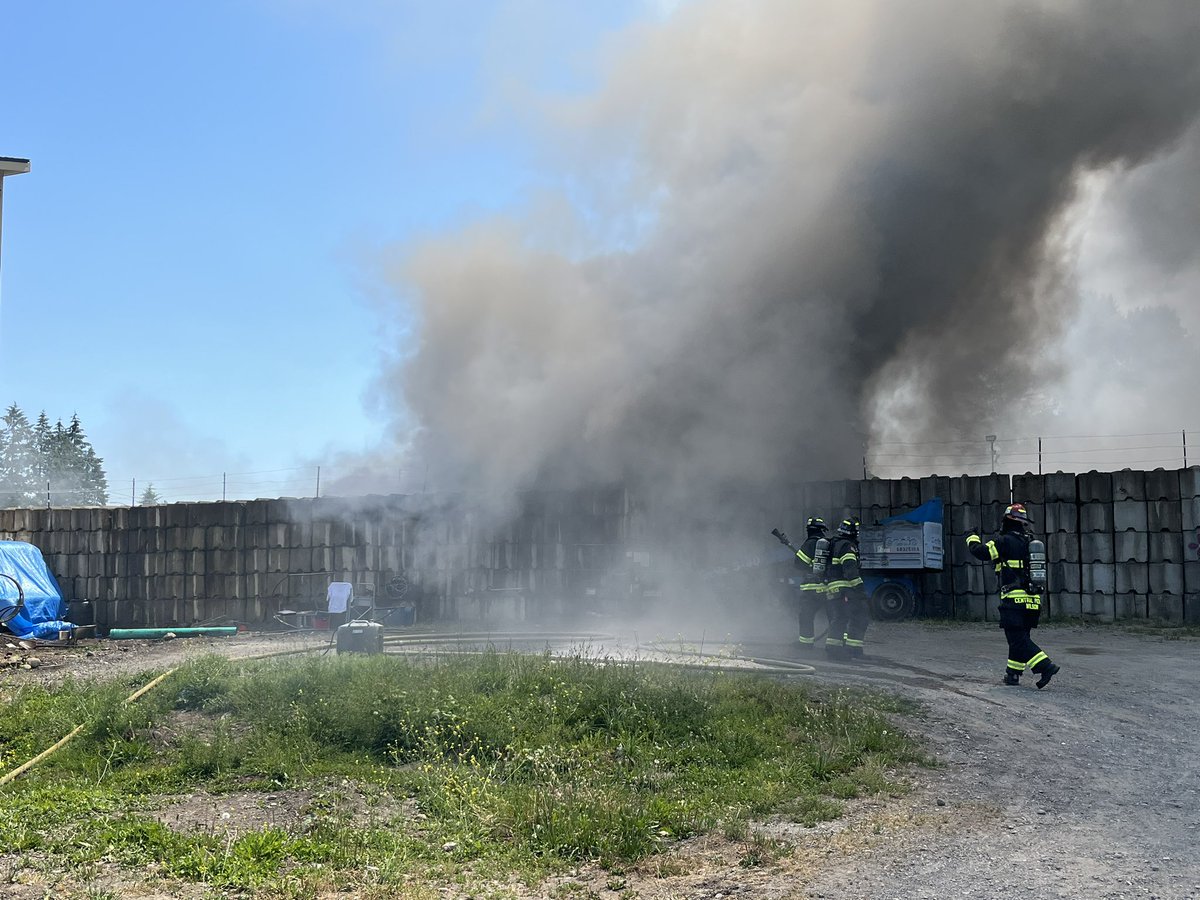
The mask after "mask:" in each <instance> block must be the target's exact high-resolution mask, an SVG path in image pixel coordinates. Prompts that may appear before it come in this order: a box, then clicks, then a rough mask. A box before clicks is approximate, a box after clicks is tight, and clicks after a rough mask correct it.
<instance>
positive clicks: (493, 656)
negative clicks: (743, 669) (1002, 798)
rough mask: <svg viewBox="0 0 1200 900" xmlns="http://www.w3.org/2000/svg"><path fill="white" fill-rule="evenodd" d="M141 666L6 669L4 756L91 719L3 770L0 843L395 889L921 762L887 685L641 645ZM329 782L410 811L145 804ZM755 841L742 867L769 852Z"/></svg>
mask: <svg viewBox="0 0 1200 900" xmlns="http://www.w3.org/2000/svg"><path fill="white" fill-rule="evenodd" d="M149 678H150V675H149V674H148V675H146V676H145V677H144V678H142V679H141V680H140V682H139V681H138V680H137V679H134V680H132V681H130V680H122V681H119V682H112V683H106V684H77V683H67V684H64V685H63V686H61V687H60V688H56V689H53V690H46V689H38V688H28V689H22V690H20V691H18V692H17V694H16V695H15V696H13V697H12V698H10V702H9V703H8V704H7V705H5V706H3V707H0V746H3V747H4V748H5V751H4V752H5V756H4V762H5V764H6V767H9V766H11V765H15V764H16V763H18V762H21V761H23V760H24V759H25V758H27V757H29V756H32V755H33V754H35V753H37V752H38V751H40V750H41V749H43V748H44V747H45V746H47V745H48V744H49V743H52V742H53V741H54V740H56V739H57V738H58V737H60V736H61V735H62V734H65V733H66V732H67V731H69V730H70V729H71V728H72V727H73V726H74V725H75V724H77V723H79V722H86V723H87V727H86V729H85V730H84V732H83V733H82V734H81V735H80V736H79V737H78V738H76V740H75V741H73V742H72V743H70V744H68V745H67V747H66V748H65V749H63V750H62V751H60V752H59V753H58V754H56V755H55V756H54V757H52V758H51V759H50V760H47V761H46V762H44V763H43V764H42V765H41V766H39V767H37V768H35V769H34V770H32V771H31V772H30V773H28V774H27V775H26V776H24V777H23V778H22V779H19V780H18V781H17V782H15V783H14V784H13V785H11V786H10V787H9V788H8V790H7V796H6V797H5V803H4V805H3V809H2V811H0V844H2V845H3V846H5V847H7V848H9V849H10V850H14V851H20V852H39V853H47V854H56V855H59V856H60V857H61V858H63V859H67V860H70V861H71V863H72V864H73V865H75V866H79V867H82V866H86V865H89V864H94V863H95V862H97V861H99V860H107V861H116V862H118V863H120V864H121V865H124V866H128V867H130V868H132V869H138V870H140V869H142V868H144V867H151V868H152V869H153V870H154V871H156V872H158V873H160V874H161V875H162V876H164V877H168V878H175V879H179V880H182V881H188V882H196V883H202V884H208V885H211V886H213V887H214V888H221V889H225V888H230V889H236V890H249V891H254V892H258V893H259V894H262V895H263V896H279V897H283V896H287V897H304V896H311V895H312V892H313V891H314V890H315V888H314V886H315V885H319V884H324V883H325V882H327V881H329V880H330V879H333V881H334V882H339V881H340V882H341V883H353V885H354V887H355V890H357V891H358V892H359V895H361V896H370V895H371V894H372V892H374V891H377V892H378V895H379V896H389V895H391V894H389V891H391V892H392V893H393V894H394V893H395V891H397V890H399V888H401V887H403V888H404V890H405V891H413V890H417V886H418V885H420V884H421V883H429V884H432V883H434V882H436V881H437V880H438V879H441V878H446V877H450V876H451V875H454V876H455V877H460V878H461V877H469V878H474V879H477V880H480V881H482V882H486V881H487V880H488V879H496V880H503V879H505V878H508V877H509V876H510V875H511V873H513V872H516V873H518V874H519V876H520V877H523V878H526V879H528V880H534V881H535V880H536V879H538V878H539V877H541V876H543V875H544V874H546V873H547V872H551V871H555V870H557V869H561V868H562V867H564V866H567V865H569V864H574V863H577V862H579V861H583V860H595V861H598V862H600V863H602V864H604V865H607V866H609V867H610V869H612V870H613V871H616V872H619V871H621V867H622V866H624V865H627V864H629V863H632V862H636V861H638V860H642V859H645V858H646V857H649V856H652V855H654V854H656V853H657V852H658V851H659V850H661V849H662V848H663V847H664V846H666V845H667V844H669V843H670V842H671V841H674V840H677V839H680V838H685V837H688V836H691V835H696V834H700V833H703V832H707V831H711V830H714V829H716V830H723V831H724V833H725V834H726V835H728V836H730V837H733V836H738V837H739V839H745V838H746V837H747V836H748V835H750V832H749V831H748V829H747V826H746V823H747V822H748V821H750V820H751V819H753V818H755V817H759V816H764V815H767V814H771V813H776V812H782V813H784V814H785V815H788V816H790V817H792V818H793V819H795V820H796V821H802V822H806V823H813V822H817V821H820V820H822V819H827V818H832V817H835V816H837V815H838V814H839V813H840V810H841V804H840V801H841V800H844V799H847V798H851V797H857V796H861V795H864V794H870V793H881V792H882V793H894V792H897V791H899V790H900V789H901V788H900V786H899V785H898V783H897V782H896V781H895V779H894V778H892V777H890V776H889V775H888V773H889V772H890V771H894V770H895V769H896V768H897V767H899V766H903V765H907V764H912V763H919V762H923V761H924V760H923V757H922V755H921V754H920V753H919V751H918V749H917V747H916V745H915V744H914V743H913V742H912V741H911V740H910V739H909V738H908V737H907V736H906V735H904V734H902V733H899V732H897V731H896V730H895V728H894V727H893V726H891V725H890V724H889V721H888V718H887V715H888V714H890V713H894V712H902V711H908V710H909V709H910V707H909V704H906V703H902V702H901V701H898V700H896V699H895V698H893V697H890V696H888V695H883V694H871V693H863V692H849V691H843V692H819V691H817V690H815V689H814V688H812V687H810V686H806V685H800V684H796V683H794V682H789V683H782V682H779V681H773V680H768V679H762V678H754V677H749V676H734V675H730V674H724V673H701V672H695V671H685V670H678V669H672V668H669V667H663V666H658V665H652V664H645V663H622V664H615V663H612V662H597V661H594V660H590V659H586V658H583V657H573V658H569V659H565V660H564V659H554V658H551V657H549V656H530V655H518V654H499V653H490V654H483V655H480V656H477V657H468V658H463V657H454V658H451V659H449V660H445V661H438V662H433V663H419V662H413V661H408V660H404V659H400V658H395V657H388V656H352V657H335V658H301V659H295V658H294V659H289V660H284V661H280V660H268V661H259V662H250V661H243V662H233V661H228V660H225V659H222V658H218V657H206V658H202V659H198V660H196V661H193V662H191V663H189V664H187V665H186V666H184V667H183V668H182V669H181V670H180V671H179V672H177V673H176V674H174V675H172V676H171V677H170V678H169V679H168V680H167V681H166V682H164V683H163V684H162V685H161V686H159V687H158V688H156V689H155V690H153V691H151V692H149V693H148V694H146V695H145V696H144V697H143V698H141V699H140V700H139V701H137V702H136V703H133V704H125V703H123V702H122V701H123V698H124V697H126V696H128V694H129V693H130V692H131V691H132V690H133V689H134V688H135V687H136V686H137V685H138V684H139V683H144V682H145V681H147V680H149ZM329 784H341V785H344V786H346V790H348V791H352V792H356V793H357V794H358V795H360V796H366V795H368V794H374V795H376V796H378V797H380V798H384V799H387V798H391V799H392V800H393V801H394V802H393V806H395V804H396V803H399V802H400V801H404V800H409V801H412V802H413V803H415V808H416V809H417V810H418V813H417V815H416V816H409V817H407V818H401V819H400V820H397V821H388V820H387V819H386V817H385V818H384V819H382V820H374V819H370V820H366V821H364V820H362V819H361V818H360V819H359V820H355V816H354V813H353V810H352V809H351V808H350V807H349V806H347V805H345V804H342V803H339V802H338V801H337V800H336V799H335V798H334V797H333V796H331V794H330V792H329V791H328V790H325V791H324V792H321V791H317V792H316V794H315V795H314V799H313V800H312V802H311V803H309V805H308V806H307V808H306V810H305V815H304V818H303V824H301V825H294V826H293V827H291V828H290V829H289V828H285V827H283V826H281V825H279V824H271V825H270V826H262V827H255V828H252V829H249V830H245V829H243V830H237V829H232V830H223V829H221V828H218V827H215V826H214V827H212V828H210V829H208V830H204V829H200V830H190V831H179V830H174V829H172V828H171V827H169V826H168V825H166V824H163V822H162V821H159V820H158V819H157V818H156V817H155V816H154V811H155V809H156V808H157V807H160V806H162V805H163V803H164V796H170V795H175V794H183V793H188V792H195V791H197V790H203V791H206V792H210V793H220V792H228V793H231V794H236V793H237V792H239V791H247V790H266V791H272V790H276V791H282V790H286V789H289V788H301V787H307V788H309V789H312V788H313V787H314V786H320V785H329ZM751 843H752V846H751V847H750V848H749V850H748V851H747V855H746V865H748V866H749V865H760V864H763V863H764V862H766V861H769V860H770V858H771V854H772V853H773V852H775V851H774V849H772V848H768V847H766V846H759V845H758V844H757V843H754V842H753V841H751ZM464 873H469V875H468V876H464ZM335 876H336V877H335ZM347 879H350V881H349V882H348V881H347ZM306 892H308V893H306ZM407 895H408V896H415V894H411V893H410V894H407Z"/></svg>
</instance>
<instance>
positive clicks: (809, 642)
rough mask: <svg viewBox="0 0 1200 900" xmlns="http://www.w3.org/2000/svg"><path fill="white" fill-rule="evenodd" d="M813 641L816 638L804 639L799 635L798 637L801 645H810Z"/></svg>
mask: <svg viewBox="0 0 1200 900" xmlns="http://www.w3.org/2000/svg"><path fill="white" fill-rule="evenodd" d="M815 640H816V638H810V637H805V636H804V635H800V637H799V641H800V643H802V644H811V643H812V642H813V641H815Z"/></svg>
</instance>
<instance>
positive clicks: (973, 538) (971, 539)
mask: <svg viewBox="0 0 1200 900" xmlns="http://www.w3.org/2000/svg"><path fill="white" fill-rule="evenodd" d="M982 543H983V538H981V537H980V536H979V535H977V534H969V535H967V546H968V547H970V546H971V545H972V544H982Z"/></svg>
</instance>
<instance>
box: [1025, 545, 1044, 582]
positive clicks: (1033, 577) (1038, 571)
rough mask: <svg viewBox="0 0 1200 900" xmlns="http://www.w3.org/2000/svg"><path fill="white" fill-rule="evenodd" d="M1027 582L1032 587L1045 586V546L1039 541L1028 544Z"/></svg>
mask: <svg viewBox="0 0 1200 900" xmlns="http://www.w3.org/2000/svg"><path fill="white" fill-rule="evenodd" d="M1029 580H1030V581H1031V582H1032V583H1033V586H1034V587H1039V588H1041V587H1045V586H1046V545H1045V544H1043V543H1042V542H1041V541H1039V540H1032V541H1030V542H1029Z"/></svg>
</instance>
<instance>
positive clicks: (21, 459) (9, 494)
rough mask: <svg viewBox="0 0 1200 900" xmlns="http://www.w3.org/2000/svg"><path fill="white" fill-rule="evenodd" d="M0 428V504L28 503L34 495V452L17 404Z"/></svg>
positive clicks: (8, 412)
mask: <svg viewBox="0 0 1200 900" xmlns="http://www.w3.org/2000/svg"><path fill="white" fill-rule="evenodd" d="M0 422H3V427H2V428H0V506H30V505H32V504H33V503H34V501H35V498H36V497H37V496H38V477H39V475H38V456H37V452H36V450H35V447H34V432H33V429H32V428H31V427H30V426H29V419H28V418H27V417H26V415H25V413H24V412H22V410H21V408H20V407H19V406H17V404H15V403H14V404H12V405H11V406H10V407H9V408H8V409H7V410H6V411H5V413H4V417H3V419H0Z"/></svg>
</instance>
